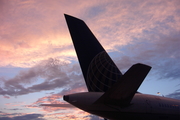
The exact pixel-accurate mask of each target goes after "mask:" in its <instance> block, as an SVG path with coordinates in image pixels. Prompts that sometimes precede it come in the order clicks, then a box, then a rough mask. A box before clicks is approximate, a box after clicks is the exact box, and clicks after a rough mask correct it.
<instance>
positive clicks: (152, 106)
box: [44, 14, 180, 120]
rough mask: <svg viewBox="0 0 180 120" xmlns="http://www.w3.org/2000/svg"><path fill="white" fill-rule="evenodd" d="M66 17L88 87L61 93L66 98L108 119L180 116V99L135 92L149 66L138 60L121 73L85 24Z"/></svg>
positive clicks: (177, 119)
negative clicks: (85, 89) (85, 90)
mask: <svg viewBox="0 0 180 120" xmlns="http://www.w3.org/2000/svg"><path fill="white" fill-rule="evenodd" d="M65 18H66V22H67V25H68V28H69V31H70V34H71V38H72V40H73V44H74V47H75V50H76V53H77V57H78V59H79V63H80V66H81V69H82V72H83V76H84V79H85V82H86V86H87V88H88V92H82V93H75V94H70V95H64V97H63V99H64V100H65V101H67V102H68V103H70V104H72V105H73V106H75V107H78V108H79V109H82V110H84V111H86V112H88V113H91V114H95V115H98V116H101V117H103V118H106V119H111V120H132V119H136V120H145V119H146V120H180V100H175V99H171V98H166V97H161V96H154V95H147V94H141V93H138V92H137V90H138V88H139V86H140V85H141V83H142V82H143V80H144V78H145V77H146V75H147V74H148V72H149V71H150V69H151V67H150V66H148V65H144V64H141V63H138V64H135V65H133V66H132V67H131V68H130V69H129V70H128V71H127V72H126V73H125V74H123V75H122V73H121V72H120V71H119V69H118V68H117V66H116V65H115V64H114V62H113V61H112V59H111V58H110V57H109V55H108V54H107V53H106V51H105V50H104V48H103V47H102V46H101V44H100V43H99V42H98V40H97V39H96V37H95V36H94V35H93V33H92V32H91V31H90V29H89V28H88V26H87V25H86V24H85V23H84V22H83V21H82V20H80V19H78V18H75V17H72V16H69V15H66V14H65ZM44 106H53V107H58V106H59V105H58V104H52V105H51V104H44Z"/></svg>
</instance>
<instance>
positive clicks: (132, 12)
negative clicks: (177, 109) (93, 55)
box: [0, 0, 180, 120]
mask: <svg viewBox="0 0 180 120" xmlns="http://www.w3.org/2000/svg"><path fill="white" fill-rule="evenodd" d="M179 6H180V0H0V24H1V25H0V55H1V59H0V120H27V119H28V120H59V119H62V120H79V119H81V120H98V117H96V116H92V115H90V114H88V113H86V112H83V111H81V110H79V109H77V108H50V107H40V106H39V105H40V104H42V103H56V104H57V103H61V104H62V103H66V102H64V101H63V100H62V96H63V95H65V94H70V93H77V92H83V91H87V89H86V86H85V82H84V79H83V76H82V73H81V69H80V66H79V63H78V60H77V57H76V53H75V51H74V47H73V45H72V40H71V37H70V34H69V31H68V28H67V25H66V21H65V18H64V13H66V14H69V15H72V16H75V17H78V18H80V19H82V20H84V21H85V22H86V24H87V25H88V26H89V28H90V29H91V31H92V32H93V33H94V35H95V36H96V37H97V39H98V40H99V41H100V43H101V44H102V46H103V47H104V48H105V49H106V50H107V52H108V54H109V55H110V56H111V57H112V59H113V60H114V62H115V63H116V65H117V66H118V68H119V69H120V70H121V71H122V73H124V72H125V71H126V70H127V69H129V68H130V67H131V66H132V65H133V64H136V63H144V64H147V65H150V66H152V69H151V71H150V73H149V74H148V76H147V77H146V79H145V80H144V82H143V84H142V85H141V87H140V88H139V90H138V91H139V92H141V93H145V94H153V95H157V92H160V93H161V94H160V95H163V96H165V97H171V98H175V99H180V7H179ZM92 47H93V46H92Z"/></svg>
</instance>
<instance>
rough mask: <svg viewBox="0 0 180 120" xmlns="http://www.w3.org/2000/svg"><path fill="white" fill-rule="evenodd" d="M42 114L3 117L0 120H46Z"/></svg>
mask: <svg viewBox="0 0 180 120" xmlns="http://www.w3.org/2000/svg"><path fill="white" fill-rule="evenodd" d="M43 116H44V115H42V114H28V115H22V116H15V117H1V118H0V120H45V119H44V118H42V117H43Z"/></svg>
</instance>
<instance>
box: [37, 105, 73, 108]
mask: <svg viewBox="0 0 180 120" xmlns="http://www.w3.org/2000/svg"><path fill="white" fill-rule="evenodd" d="M40 106H47V107H63V108H73V107H74V106H73V105H71V104H41V105H40Z"/></svg>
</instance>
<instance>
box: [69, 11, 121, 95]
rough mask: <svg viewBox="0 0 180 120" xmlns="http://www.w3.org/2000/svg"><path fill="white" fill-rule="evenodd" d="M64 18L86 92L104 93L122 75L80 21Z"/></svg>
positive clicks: (73, 18) (70, 17)
mask: <svg viewBox="0 0 180 120" xmlns="http://www.w3.org/2000/svg"><path fill="white" fill-rule="evenodd" d="M65 18H66V22H67V25H68V28H69V31H70V34H71V38H72V41H73V44H74V47H75V50H76V54H77V56H78V59H79V63H80V66H81V69H82V72H83V76H84V79H85V82H86V85H87V88H88V91H89V92H106V91H107V90H108V89H109V88H111V86H112V85H113V84H114V83H116V82H117V81H118V80H119V79H120V77H121V76H122V73H121V72H120V71H119V69H118V68H117V66H116V65H115V64H114V62H113V61H112V60H111V58H110V57H109V55H108V54H107V53H106V51H105V50H104V48H103V47H102V46H101V44H100V43H99V42H98V40H97V39H96V37H95V36H94V35H93V33H92V32H91V30H90V29H89V28H88V26H87V25H86V24H85V23H84V22H83V21H82V20H80V19H78V18H75V17H72V16H69V15H66V14H65Z"/></svg>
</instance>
